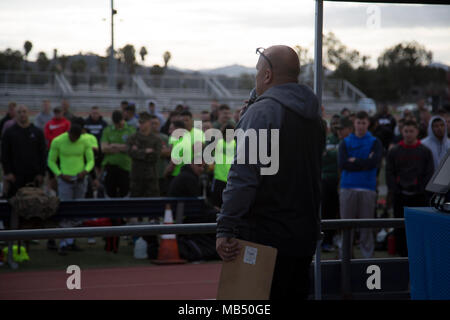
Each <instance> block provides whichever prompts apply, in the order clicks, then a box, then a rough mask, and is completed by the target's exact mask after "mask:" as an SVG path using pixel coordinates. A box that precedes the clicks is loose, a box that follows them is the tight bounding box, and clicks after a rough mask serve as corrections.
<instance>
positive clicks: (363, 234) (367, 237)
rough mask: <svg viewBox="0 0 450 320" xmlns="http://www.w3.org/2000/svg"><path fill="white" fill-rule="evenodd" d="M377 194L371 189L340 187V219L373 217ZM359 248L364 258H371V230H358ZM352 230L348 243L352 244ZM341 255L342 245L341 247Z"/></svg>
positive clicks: (372, 246)
mask: <svg viewBox="0 0 450 320" xmlns="http://www.w3.org/2000/svg"><path fill="white" fill-rule="evenodd" d="M376 200H377V194H376V192H375V191H372V190H359V189H358V190H355V189H341V191H340V195H339V202H340V213H341V219H373V218H374V217H375V207H376ZM359 232H360V237H359V243H360V249H361V253H362V255H363V256H364V258H366V259H367V258H371V257H372V256H373V251H374V249H375V243H374V235H373V230H372V229H368V228H362V229H360V230H359ZM353 234H354V232H353V230H352V232H351V238H350V243H352V244H353ZM340 251H341V252H340V253H341V256H342V247H341V250H340Z"/></svg>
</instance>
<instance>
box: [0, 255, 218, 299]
mask: <svg viewBox="0 0 450 320" xmlns="http://www.w3.org/2000/svg"><path fill="white" fill-rule="evenodd" d="M220 271H221V264H219V263H213V264H211V263H209V264H186V265H171V266H149V267H133V268H110V269H86V270H81V290H68V289H67V286H66V281H67V278H68V277H69V276H70V274H66V270H60V271H38V272H12V273H3V274H0V300H5V299H8V300H16V299H20V300H27V299H39V300H54V299H61V300H67V299H71V300H80V299H87V300H91V299H96V300H101V299H110V300H113V299H146V300H147V299H150V300H158V299H163V300H172V299H173V300H175V299H181V300H191V299H215V298H216V294H217V288H218V283H219V277H220Z"/></svg>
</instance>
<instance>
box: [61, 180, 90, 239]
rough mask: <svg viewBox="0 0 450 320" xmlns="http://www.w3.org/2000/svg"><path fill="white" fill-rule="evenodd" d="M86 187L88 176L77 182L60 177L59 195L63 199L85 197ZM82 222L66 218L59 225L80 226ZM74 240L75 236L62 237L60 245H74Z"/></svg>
mask: <svg viewBox="0 0 450 320" xmlns="http://www.w3.org/2000/svg"><path fill="white" fill-rule="evenodd" d="M86 188H87V179H86V178H84V180H83V181H77V182H75V183H68V182H66V181H64V180H63V179H61V178H58V197H59V199H60V200H61V201H67V200H75V199H84V196H85V194H86ZM81 223H82V221H80V220H76V219H64V220H61V221H60V223H59V226H60V227H63V228H71V227H76V226H79V225H80V224H81ZM73 242H74V240H73V238H67V239H61V240H60V242H59V246H60V247H65V246H67V245H72V244H73Z"/></svg>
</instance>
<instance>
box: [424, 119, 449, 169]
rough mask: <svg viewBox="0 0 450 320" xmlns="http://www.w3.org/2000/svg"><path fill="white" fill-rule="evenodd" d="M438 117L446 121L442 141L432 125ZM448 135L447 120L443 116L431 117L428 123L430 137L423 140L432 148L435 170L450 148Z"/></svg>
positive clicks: (425, 144)
mask: <svg viewBox="0 0 450 320" xmlns="http://www.w3.org/2000/svg"><path fill="white" fill-rule="evenodd" d="M436 119H440V120H442V121H444V125H445V134H444V138H443V139H442V141H440V140H439V139H438V138H437V137H436V136H435V135H434V133H433V128H432V125H433V121H434V120H436ZM447 136H448V135H447V124H446V122H445V119H444V118H442V117H441V116H434V117H432V118H431V119H430V122H429V123H428V137H426V138H425V139H423V140H422V144H423V145H424V146H426V147H427V148H428V149H430V150H431V153H432V154H433V160H434V170H437V169H438V168H439V163H440V162H441V160H442V159H443V158H444V156H445V154H446V153H447V151H448V150H449V149H450V140H449V139H448V138H447Z"/></svg>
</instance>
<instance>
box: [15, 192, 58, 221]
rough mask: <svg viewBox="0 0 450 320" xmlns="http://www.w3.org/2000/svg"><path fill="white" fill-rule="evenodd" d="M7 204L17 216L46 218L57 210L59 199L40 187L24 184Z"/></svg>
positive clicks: (29, 218) (27, 218)
mask: <svg viewBox="0 0 450 320" xmlns="http://www.w3.org/2000/svg"><path fill="white" fill-rule="evenodd" d="M9 204H10V205H11V207H12V210H13V213H14V214H15V215H17V216H18V217H19V218H22V219H25V220H31V219H33V218H38V219H39V220H47V219H49V218H50V217H52V216H53V215H54V214H55V213H56V212H57V210H58V206H59V199H58V198H57V197H54V196H48V195H47V194H46V193H45V192H44V190H42V189H40V188H35V187H31V186H26V187H23V188H20V189H19V190H18V191H17V193H16V195H15V196H14V197H12V198H11V199H9Z"/></svg>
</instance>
